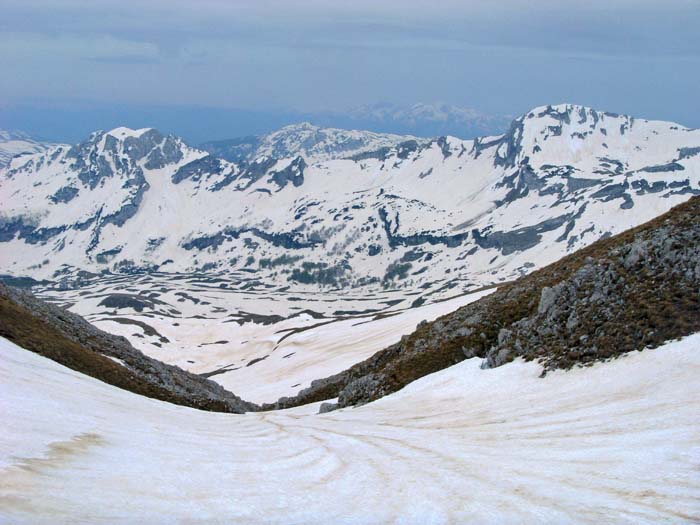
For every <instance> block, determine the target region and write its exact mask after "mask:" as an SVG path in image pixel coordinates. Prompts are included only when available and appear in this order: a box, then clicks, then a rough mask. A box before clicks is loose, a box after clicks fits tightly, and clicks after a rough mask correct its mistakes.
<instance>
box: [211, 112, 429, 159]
mask: <svg viewBox="0 0 700 525" xmlns="http://www.w3.org/2000/svg"><path fill="white" fill-rule="evenodd" d="M407 140H420V141H421V142H425V139H415V137H410V136H401V135H391V134H387V133H373V132H369V131H348V130H344V129H336V128H321V127H319V126H314V125H313V124H309V123H308V122H303V123H301V124H293V125H290V126H285V127H283V128H282V129H280V130H278V131H275V132H273V133H269V134H267V135H262V136H251V137H242V138H238V139H232V140H221V141H214V142H206V143H204V144H202V145H201V146H200V147H201V148H202V149H203V150H205V151H208V152H209V153H211V154H213V155H215V156H218V157H221V158H223V159H226V160H228V161H231V162H250V161H253V160H255V159H258V158H260V157H274V158H278V159H282V158H287V157H296V156H301V157H303V158H304V159H305V161H306V162H317V161H324V160H332V159H342V158H347V157H351V156H353V155H357V154H360V153H365V152H368V151H376V150H379V149H381V148H389V147H393V146H396V145H397V144H399V143H401V142H405V141H407Z"/></svg>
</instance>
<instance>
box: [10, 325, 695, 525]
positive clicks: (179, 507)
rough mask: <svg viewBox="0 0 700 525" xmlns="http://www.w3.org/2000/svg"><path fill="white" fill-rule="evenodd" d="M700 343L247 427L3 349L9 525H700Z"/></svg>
mask: <svg viewBox="0 0 700 525" xmlns="http://www.w3.org/2000/svg"><path fill="white" fill-rule="evenodd" d="M698 346H700V335H694V336H690V337H687V338H685V339H684V340H682V341H678V342H672V343H669V344H667V345H665V346H664V347H661V348H659V349H656V350H647V351H644V352H635V353H633V354H628V355H627V356H625V357H623V358H621V359H618V360H615V361H612V362H608V363H602V364H597V365H595V366H593V367H590V368H583V369H575V370H573V371H569V372H564V371H557V372H554V373H551V374H548V375H547V377H546V378H545V379H539V378H538V377H537V376H538V374H539V371H540V370H539V367H538V365H536V364H534V363H523V362H519V361H518V362H514V363H511V364H509V365H506V366H503V367H500V368H497V369H493V370H480V369H479V362H478V361H477V360H468V361H465V362H463V363H460V364H458V365H456V366H453V367H451V368H449V369H446V370H444V371H442V372H438V373H436V374H433V375H430V376H427V377H425V378H423V379H421V380H419V381H416V382H414V383H412V384H411V385H409V386H408V387H407V388H405V389H403V390H402V391H400V392H398V393H396V394H394V395H391V396H388V397H386V398H384V399H382V400H380V401H378V402H375V403H372V404H370V405H366V406H363V407H360V408H356V409H344V410H341V411H337V412H332V413H328V414H323V415H316V414H314V413H313V412H315V410H316V409H317V406H316V405H310V406H305V407H299V408H297V409H292V410H287V411H281V412H274V413H261V414H247V415H243V416H239V415H230V414H217V413H207V412H199V411H196V410H192V409H188V408H183V407H177V406H174V405H169V404H166V403H162V402H159V401H155V400H152V399H147V398H143V397H139V396H136V395H134V394H131V393H128V392H125V391H122V390H118V389H116V388H113V387H111V386H108V385H106V384H104V383H101V382H99V381H97V380H94V379H92V378H89V377H86V376H83V375H81V374H78V373H76V372H73V371H71V370H69V369H67V368H64V367H63V366H61V365H58V364H56V363H54V362H52V361H49V360H47V359H44V358H42V357H40V356H37V355H35V354H33V353H30V352H27V351H24V350H22V349H20V348H18V347H16V346H15V345H13V344H12V343H10V342H8V341H6V340H4V339H0V374H1V375H2V377H3V379H2V381H0V402H1V403H2V406H1V412H2V414H3V418H4V420H5V422H6V423H5V424H4V425H3V427H4V429H3V431H2V432H0V522H2V523H12V524H22V523H31V524H41V523H59V522H66V523H67V522H70V523H173V522H178V523H200V522H206V523H260V522H264V523H285V524H289V523H363V524H364V523H421V524H423V523H455V522H459V523H467V522H468V523H557V524H558V523H595V524H598V523H634V524H641V523H660V522H664V523H688V522H697V521H700V420H699V419H698V417H697V416H698V414H699V413H700V382H698V379H697V378H698V377H700V352H698ZM8 423H9V424H8Z"/></svg>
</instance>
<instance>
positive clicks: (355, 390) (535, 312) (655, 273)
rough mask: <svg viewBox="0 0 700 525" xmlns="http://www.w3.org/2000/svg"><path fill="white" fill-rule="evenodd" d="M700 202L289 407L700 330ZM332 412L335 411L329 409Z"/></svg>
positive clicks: (583, 355) (349, 399) (603, 355)
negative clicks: (466, 363) (468, 365)
mask: <svg viewBox="0 0 700 525" xmlns="http://www.w3.org/2000/svg"><path fill="white" fill-rule="evenodd" d="M699 289H700V197H694V198H692V199H691V200H690V201H688V202H687V203H685V204H681V205H679V206H677V207H676V208H674V209H673V210H671V211H670V212H668V213H667V214H665V215H663V216H661V217H658V218H657V219H655V220H653V221H651V222H649V223H647V224H644V225H643V226H640V227H638V228H635V229H632V230H630V231H627V232H625V233H622V234H620V235H617V236H615V237H612V238H608V239H605V240H601V241H599V242H597V243H595V244H593V245H591V246H589V247H588V248H585V249H583V250H581V251H579V252H577V253H575V254H573V255H570V256H568V257H565V258H563V259H562V260H560V261H558V262H556V263H555V264H552V265H550V266H547V267H546V268H543V269H541V270H539V271H536V272H534V273H532V274H531V275H529V276H527V277H524V278H522V279H519V280H517V281H515V282H513V283H511V284H508V285H505V286H502V287H501V288H499V289H498V291H497V292H495V293H494V294H492V295H490V296H487V297H485V298H483V299H481V300H479V301H477V302H475V303H472V304H470V305H468V306H465V307H463V308H461V309H459V310H457V311H456V312H454V313H452V314H449V315H446V316H444V317H441V318H439V319H437V320H436V321H434V322H431V323H421V324H420V325H418V327H417V329H416V331H415V332H413V333H412V334H410V335H408V336H405V337H403V338H402V339H401V341H400V342H399V343H397V344H395V345H393V346H390V347H389V348H387V349H385V350H382V351H380V352H378V353H377V354H375V355H374V356H372V357H371V358H370V359H367V360H366V361H364V362H362V363H359V364H357V365H355V366H353V367H352V368H350V369H349V370H346V371H345V372H342V373H340V374H337V375H335V376H333V377H330V378H326V379H323V380H318V381H315V382H314V383H312V386H311V387H310V388H309V389H307V390H305V391H302V392H301V393H300V395H299V396H297V397H296V398H293V399H281V400H280V401H279V402H278V404H277V405H276V406H277V407H287V406H293V405H296V404H304V403H308V402H310V401H319V400H323V399H330V398H334V397H338V398H339V399H338V405H337V406H340V407H345V406H350V405H357V404H363V403H367V402H369V401H372V400H375V399H377V398H380V397H382V396H384V395H386V394H389V393H392V392H395V391H396V390H399V389H400V388H402V387H403V386H405V385H406V384H408V383H410V382H412V381H414V380H416V379H418V378H419V377H422V376H424V375H427V374H430V373H433V372H436V371H438V370H441V369H443V368H446V367H448V366H450V365H453V364H455V363H457V362H459V361H462V360H464V359H465V358H473V357H478V358H481V359H483V363H482V368H490V367H497V366H500V365H503V364H505V363H508V362H509V361H512V360H513V359H516V358H523V359H525V360H527V361H530V360H537V361H539V362H540V363H541V364H542V367H543V371H542V375H543V376H545V375H546V372H547V371H548V370H553V369H569V368H571V367H574V366H585V365H589V364H591V363H594V362H596V361H601V360H606V359H611V358H615V357H619V356H621V355H623V354H625V353H628V352H632V351H636V350H643V349H645V348H654V347H658V346H660V345H661V344H662V343H664V342H665V341H668V340H671V339H675V338H679V337H682V336H685V335H689V334H691V333H694V332H698V331H700V294H699V293H698V290H699ZM329 408H333V406H326V409H329Z"/></svg>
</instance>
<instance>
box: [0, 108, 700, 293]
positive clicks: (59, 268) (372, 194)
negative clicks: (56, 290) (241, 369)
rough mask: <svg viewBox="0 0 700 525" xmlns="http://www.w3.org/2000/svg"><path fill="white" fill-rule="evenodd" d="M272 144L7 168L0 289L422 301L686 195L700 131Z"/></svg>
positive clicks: (573, 126)
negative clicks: (209, 283)
mask: <svg viewBox="0 0 700 525" xmlns="http://www.w3.org/2000/svg"><path fill="white" fill-rule="evenodd" d="M269 137H276V138H275V139H270V138H269ZM269 137H268V138H267V139H264V140H261V141H260V143H259V144H256V145H255V146H254V147H255V151H256V152H260V153H261V154H262V156H258V157H257V158H255V159H254V160H245V161H240V162H230V161H227V160H225V159H222V158H218V157H217V156H215V155H212V154H210V153H208V152H206V151H204V150H202V149H197V148H193V147H191V146H189V145H187V144H186V143H185V142H184V141H183V140H181V139H179V138H178V137H174V136H167V135H163V134H161V133H160V132H158V131H157V130H154V129H141V130H130V129H128V128H118V129H115V130H112V131H109V132H98V133H95V134H93V135H92V136H91V137H90V138H88V139H87V140H86V141H84V142H83V143H81V144H78V145H76V146H73V147H67V146H57V147H54V148H51V149H49V150H47V151H46V152H45V153H38V154H34V155H31V156H27V157H20V158H17V159H14V160H13V162H12V163H11V165H10V167H9V168H8V169H6V170H4V171H0V201H2V202H3V209H2V216H1V217H0V243H2V249H0V273H5V274H12V275H16V276H17V275H28V276H31V277H35V278H51V279H54V280H60V279H62V278H63V277H64V276H70V275H74V274H76V273H77V272H80V271H82V270H88V271H90V272H94V273H99V272H103V271H109V272H147V271H153V270H158V271H162V272H193V271H197V272H219V273H222V274H229V275H230V276H232V277H233V278H236V279H252V280H254V281H255V283H257V284H258V285H261V286H268V287H271V288H275V287H285V286H296V287H312V288H319V287H339V288H340V287H343V288H346V287H359V286H374V287H381V288H396V287H401V288H406V289H420V290H422V291H421V294H422V297H425V298H428V300H429V298H430V294H431V293H433V292H434V291H437V290H441V289H445V287H449V288H453V287H454V288H457V289H468V288H474V287H478V286H482V285H486V284H491V283H497V282H502V281H504V280H510V279H514V278H516V277H518V276H520V275H523V274H525V273H529V272H530V271H532V269H533V268H538V267H541V266H543V265H546V264H548V263H551V262H553V261H555V260H558V259H559V258H561V257H562V256H563V255H565V254H567V253H570V252H573V251H575V250H577V249H579V248H581V247H584V246H586V245H588V244H590V243H592V242H594V241H596V240H598V239H600V238H601V237H605V236H609V235H612V234H615V233H618V232H621V231H623V230H625V229H627V228H630V227H632V226H635V225H637V224H640V223H642V222H645V221H647V220H650V219H652V218H654V217H656V216H658V215H659V214H661V213H663V212H665V211H667V210H668V209H670V208H671V207H672V206H674V205H675V204H678V203H680V202H682V201H685V200H687V199H688V198H689V197H690V196H692V195H696V194H700V131H698V130H691V129H687V128H684V127H682V126H679V125H676V124H672V123H667V122H657V121H647V120H639V119H635V118H633V117H628V116H621V115H615V114H612V113H604V112H599V111H596V110H593V109H591V108H585V107H581V106H573V105H559V106H546V107H539V108H536V109H533V110H532V111H530V112H528V113H527V114H525V115H522V116H521V117H519V118H517V119H515V120H514V121H513V122H512V123H511V125H510V126H509V129H508V130H507V132H506V133H504V134H501V135H497V136H490V137H485V138H477V139H475V140H469V141H467V140H460V139H457V138H453V137H439V138H435V139H431V140H413V139H409V140H402V141H401V142H398V143H396V141H399V140H401V139H402V137H387V136H382V135H377V134H375V133H368V132H341V131H338V130H333V131H332V132H330V131H328V130H325V131H324V130H319V129H318V128H315V127H313V126H308V125H304V126H300V127H292V128H285V129H283V130H281V131H280V132H279V133H278V134H271V135H270V136H269ZM403 138H405V137H403ZM392 142H393V144H390V145H386V144H387V143H392ZM251 147H252V146H251ZM263 153H264V154H263ZM276 155H279V156H276ZM253 156H254V155H253ZM249 158H252V157H251V155H246V159H249ZM421 300H423V299H421Z"/></svg>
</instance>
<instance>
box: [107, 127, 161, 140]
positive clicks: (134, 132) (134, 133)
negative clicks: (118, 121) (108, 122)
mask: <svg viewBox="0 0 700 525" xmlns="http://www.w3.org/2000/svg"><path fill="white" fill-rule="evenodd" d="M147 131H155V130H154V128H141V129H132V128H128V127H126V126H119V127H117V128H114V129H112V130H110V131H108V132H107V133H106V134H107V135H111V136H113V137H115V138H118V139H125V138H127V137H134V138H139V137H141V135H143V134H144V133H146V132H147Z"/></svg>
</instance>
